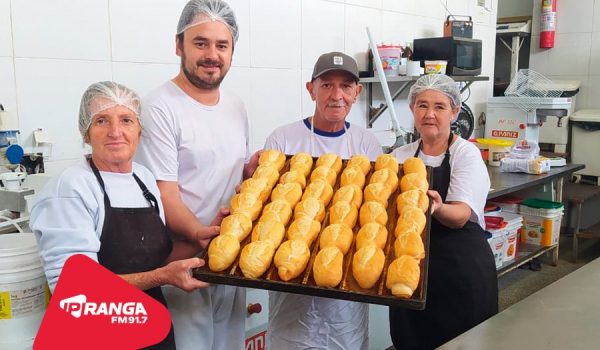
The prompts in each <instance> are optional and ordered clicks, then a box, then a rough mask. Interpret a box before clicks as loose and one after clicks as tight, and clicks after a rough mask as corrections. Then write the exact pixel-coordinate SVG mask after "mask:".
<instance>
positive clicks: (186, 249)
mask: <svg viewBox="0 0 600 350" xmlns="http://www.w3.org/2000/svg"><path fill="white" fill-rule="evenodd" d="M199 252H200V248H199V247H198V245H196V244H194V243H190V242H188V241H177V240H176V241H173V249H172V250H171V254H169V256H168V257H167V260H166V261H165V264H168V263H170V262H171V261H176V260H181V259H188V258H192V257H195V256H196V255H197V254H198V253H199Z"/></svg>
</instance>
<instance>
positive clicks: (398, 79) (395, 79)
mask: <svg viewBox="0 0 600 350" xmlns="http://www.w3.org/2000/svg"><path fill="white" fill-rule="evenodd" d="M451 78H452V79H454V81H456V82H464V83H466V84H465V86H463V87H462V88H461V89H460V92H461V93H462V92H463V91H465V90H466V89H467V88H468V87H469V86H471V84H473V82H474V81H487V80H490V78H489V77H484V76H451ZM386 79H387V81H388V83H401V84H402V85H400V87H399V88H398V89H397V90H396V91H394V93H393V94H392V101H395V100H396V99H397V98H398V96H400V94H402V92H403V91H404V90H406V89H407V88H409V87H410V86H411V85H412V84H413V83H414V82H415V81H416V80H417V79H419V77H418V76H391V77H387V76H386ZM359 82H360V83H361V84H363V85H364V86H365V90H366V94H367V106H368V107H367V126H368V127H369V128H371V127H373V123H375V121H376V120H377V119H378V118H379V116H381V114H382V113H383V112H384V111H385V110H386V109H387V108H388V105H387V104H386V103H382V104H380V105H379V107H374V106H373V88H372V85H373V83H379V78H378V77H369V78H360V79H359Z"/></svg>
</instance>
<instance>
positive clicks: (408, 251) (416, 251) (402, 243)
mask: <svg viewBox="0 0 600 350" xmlns="http://www.w3.org/2000/svg"><path fill="white" fill-rule="evenodd" d="M394 253H396V257H397V258H398V257H400V256H402V255H409V256H412V257H413V258H415V259H419V260H420V259H423V258H424V257H425V247H424V245H423V240H422V239H421V235H419V234H417V233H416V232H409V233H405V234H403V235H399V236H398V237H397V238H396V240H395V241H394Z"/></svg>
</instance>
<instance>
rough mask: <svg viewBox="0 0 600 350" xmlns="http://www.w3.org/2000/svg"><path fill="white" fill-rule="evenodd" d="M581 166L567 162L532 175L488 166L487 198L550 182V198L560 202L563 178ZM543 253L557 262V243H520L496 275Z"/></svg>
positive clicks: (554, 263)
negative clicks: (509, 259) (507, 171)
mask: <svg viewBox="0 0 600 350" xmlns="http://www.w3.org/2000/svg"><path fill="white" fill-rule="evenodd" d="M583 168H585V165H583V164H567V165H565V166H563V167H555V168H552V169H550V171H549V172H548V173H546V174H540V175H532V174H525V173H503V172H501V171H500V168H499V167H490V166H488V174H489V176H490V182H491V190H490V192H489V194H488V199H492V198H496V197H499V196H502V195H506V194H512V193H514V192H517V191H521V190H526V189H529V188H532V187H535V186H539V185H543V184H547V183H550V184H551V185H552V189H553V190H552V200H553V201H556V202H561V201H562V187H563V186H562V184H563V179H564V178H565V177H568V176H571V175H572V174H573V172H575V171H578V170H581V169H583ZM545 253H551V254H552V256H551V258H550V260H551V264H552V265H554V266H556V264H557V263H558V244H556V245H553V246H550V247H541V246H537V245H533V244H522V245H521V246H520V247H519V251H518V252H517V256H516V257H515V259H514V260H512V261H509V262H506V263H504V265H502V266H501V267H500V268H499V269H498V276H502V275H504V274H506V273H507V272H509V271H512V270H514V269H516V268H517V267H519V266H521V265H523V264H525V263H527V262H528V261H530V260H532V259H534V258H537V257H538V256H540V255H542V254H545Z"/></svg>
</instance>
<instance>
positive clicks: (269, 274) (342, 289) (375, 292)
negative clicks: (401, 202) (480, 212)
mask: <svg viewBox="0 0 600 350" xmlns="http://www.w3.org/2000/svg"><path fill="white" fill-rule="evenodd" d="M286 158H287V159H286V163H285V165H284V167H283V169H282V170H281V172H280V174H284V173H285V172H286V171H288V170H289V167H290V166H289V159H290V158H291V156H287V157H286ZM346 164H347V160H343V167H342V170H341V171H340V172H339V174H338V176H337V180H336V183H335V185H334V186H333V190H334V193H335V191H337V189H338V188H339V186H340V175H341V173H342V172H343V170H344V169H345V168H346ZM315 167H316V158H315V159H314V162H313V169H311V171H312V170H314V168H315ZM399 169H400V170H399V172H398V179H401V178H402V176H403V175H404V172H403V169H402V164H400V167H399ZM374 171H375V167H374V162H372V163H371V170H370V171H369V173H368V174H367V176H366V183H367V184H368V183H369V180H370V177H371V175H372V174H373V172H374ZM431 177H432V172H431V168H430V167H427V178H428V181H429V184H431ZM309 178H310V175H309V176H307V183H308V182H309ZM398 194H400V186H398V189H397V190H396V191H395V192H394V193H392V195H391V196H390V197H389V200H388V207H387V214H388V221H387V224H386V228H387V230H388V239H387V241H386V244H385V246H384V248H383V252H384V254H385V264H384V268H383V272H382V273H381V275H380V277H379V279H378V281H377V282H376V283H375V284H374V286H373V287H372V288H369V289H363V288H361V287H360V286H359V284H358V282H357V281H356V280H355V278H354V276H353V274H352V258H353V255H354V253H355V251H356V247H355V244H356V242H355V240H353V242H352V245H351V247H350V250H349V251H348V252H347V253H346V254H345V255H344V262H343V275H342V281H341V282H340V284H339V285H338V286H337V287H335V288H328V287H320V286H318V285H317V284H316V283H315V280H314V278H313V263H314V260H315V257H316V255H317V253H318V252H319V238H320V235H321V232H322V231H323V229H325V228H326V227H327V226H328V225H329V207H330V206H331V205H332V202H333V201H331V202H330V203H329V204H328V205H327V206H326V209H325V213H326V215H325V219H324V220H323V222H322V226H321V232H319V236H318V237H317V238H316V239H315V240H314V242H313V243H312V244H311V246H310V247H309V248H310V252H311V256H310V259H309V262H308V265H307V267H306V268H305V270H304V271H303V272H302V273H301V274H300V275H299V276H298V277H296V278H294V279H292V280H290V281H287V282H286V281H283V280H281V279H280V278H279V275H278V273H277V268H276V267H275V265H274V263H271V266H270V267H269V268H268V269H267V271H266V272H265V273H264V274H263V275H262V276H261V277H259V278H247V277H245V276H244V275H243V274H242V271H241V269H240V267H239V266H238V261H239V254H238V257H237V258H236V260H235V261H234V262H233V264H232V265H231V266H230V267H229V268H227V269H226V270H224V271H221V272H214V271H211V270H210V269H209V267H208V254H207V253H206V251H204V252H202V253H201V254H200V255H199V257H200V258H202V259H205V260H206V262H207V263H206V264H205V265H204V266H202V267H200V268H197V269H195V270H194V272H193V274H194V277H196V278H198V279H200V280H203V281H206V282H210V283H218V284H227V285H234V286H241V287H250V288H258V289H268V290H274V291H282V292H290V293H297V294H306V295H313V296H319V297H327V298H335V299H344V300H352V301H358V302H364V303H372V304H382V305H390V306H398V307H404V308H409V309H417V310H422V309H424V308H425V302H426V295H427V272H428V262H429V230H430V226H431V206H429V209H428V210H427V212H426V213H425V214H426V219H427V221H426V225H425V229H424V230H423V232H422V233H421V239H422V240H423V244H424V247H425V258H424V259H421V260H420V261H419V267H420V278H419V283H418V287H417V288H416V289H415V291H414V293H413V294H412V296H411V297H409V298H401V297H397V296H394V295H392V293H391V291H390V290H389V289H388V288H387V287H386V277H387V272H388V267H389V264H390V263H391V262H392V261H394V259H395V256H394V241H395V238H396V237H395V235H394V231H395V228H396V222H397V220H398V213H397V210H396V199H397V197H398ZM269 202H270V200H269V201H267V202H266V203H264V205H267V204H268V203H269ZM429 204H431V203H429ZM264 205H263V208H264ZM292 209H293V208H292ZM257 221H258V219H257V220H255V221H254V222H253V227H254V225H255V224H256V222H257ZM292 221H293V219H291V220H290V221H289V223H288V224H287V225H286V232H287V229H288V227H289V225H290V223H291V222H292ZM359 226H360V225H359V223H358V222H357V224H356V225H355V227H354V228H353V233H354V236H355V237H356V233H357V232H358V231H359ZM284 241H285V240H284ZM250 242H251V235H248V237H246V238H245V239H244V240H243V241H241V242H240V246H241V248H242V249H243V248H244V246H245V245H247V244H248V243H250ZM240 251H241V249H240Z"/></svg>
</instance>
